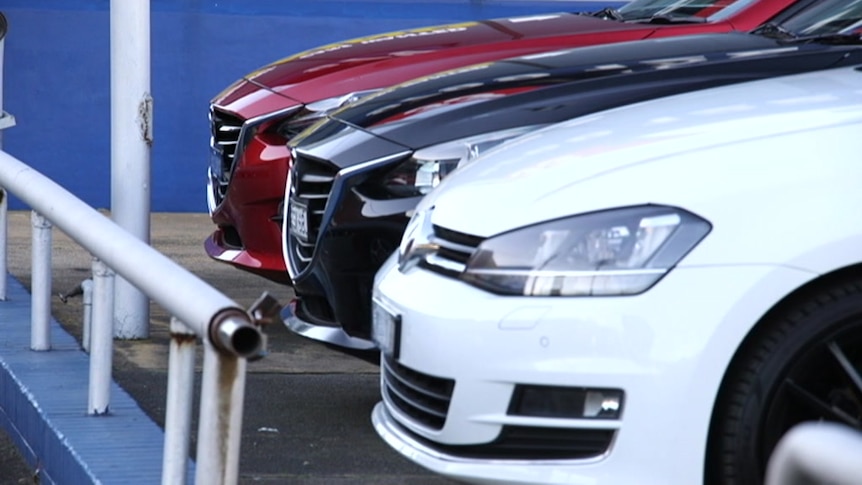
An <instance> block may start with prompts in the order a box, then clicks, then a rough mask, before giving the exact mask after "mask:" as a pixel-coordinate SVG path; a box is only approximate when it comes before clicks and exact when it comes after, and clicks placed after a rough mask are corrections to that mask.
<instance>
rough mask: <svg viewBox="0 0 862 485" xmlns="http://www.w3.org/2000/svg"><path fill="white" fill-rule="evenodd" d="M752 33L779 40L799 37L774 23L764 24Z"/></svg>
mask: <svg viewBox="0 0 862 485" xmlns="http://www.w3.org/2000/svg"><path fill="white" fill-rule="evenodd" d="M751 33H752V34H755V35H762V36H765V37H771V38H773V39H779V40H787V39H797V38H798V37H799V36H798V35H796V34H795V33H793V32H792V31H790V30H788V29H787V28H785V27H784V26H782V25H781V24H776V23H773V22H770V23H768V24H763V25H761V26H760V27H758V28H756V29H754V30H752V31H751Z"/></svg>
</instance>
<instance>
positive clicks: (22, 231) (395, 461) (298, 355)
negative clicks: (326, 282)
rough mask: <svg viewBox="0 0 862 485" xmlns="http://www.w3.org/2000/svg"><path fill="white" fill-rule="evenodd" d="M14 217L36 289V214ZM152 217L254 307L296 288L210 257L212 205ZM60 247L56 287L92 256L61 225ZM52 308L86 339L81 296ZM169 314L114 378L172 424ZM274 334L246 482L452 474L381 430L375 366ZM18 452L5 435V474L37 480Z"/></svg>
mask: <svg viewBox="0 0 862 485" xmlns="http://www.w3.org/2000/svg"><path fill="white" fill-rule="evenodd" d="M9 216H10V217H9V272H10V273H11V274H12V275H13V276H15V277H16V278H17V279H18V280H19V281H20V282H21V283H22V284H23V285H24V286H25V287H26V288H28V289H29V285H30V276H29V271H30V237H31V236H30V234H31V232H30V213H29V212H11V213H10V214H9ZM151 222H152V231H151V234H152V236H151V244H152V245H153V246H154V247H155V248H157V249H159V250H160V251H162V252H163V253H164V254H166V255H168V256H169V257H171V258H172V259H174V260H175V261H176V262H177V263H179V264H180V265H182V266H184V267H185V268H187V269H189V270H190V271H192V272H193V273H195V274H196V275H197V276H199V277H200V278H202V279H204V280H205V281H207V282H209V283H210V284H212V285H213V286H214V287H216V288H218V289H219V290H220V291H222V292H224V293H225V294H227V295H228V296H230V297H231V298H233V299H234V300H235V301H237V302H238V303H239V304H240V305H242V306H244V307H247V306H249V305H250V304H251V303H252V302H253V301H254V300H255V299H257V298H258V297H259V296H260V294H261V293H262V292H263V291H268V292H270V293H271V294H272V295H273V296H275V297H276V298H277V299H279V300H280V301H281V302H283V303H286V302H287V301H288V300H289V298H290V297H291V296H292V293H291V289H290V288H289V287H287V286H283V285H279V284H276V283H272V282H269V281H268V280H265V279H263V278H261V277H258V276H255V275H252V274H249V273H245V272H242V271H240V270H237V269H235V268H233V267H230V266H228V265H224V264H222V263H218V262H215V261H212V260H210V259H209V258H208V257H207V256H206V255H205V253H204V251H203V246H202V242H203V240H204V238H205V237H206V236H207V235H208V234H209V232H210V231H211V229H212V224H211V222H210V220H209V218H208V216H207V215H206V214H189V213H181V214H168V213H157V214H153V215H152V218H151ZM53 248H54V249H53V268H54V269H53V277H52V282H53V292H54V294H55V295H56V294H59V293H65V292H68V291H69V290H71V289H72V288H74V287H75V285H77V284H78V283H80V282H81V281H82V280H83V279H85V278H87V277H89V274H90V264H91V259H90V256H89V254H87V253H86V252H85V251H84V250H82V249H81V248H80V247H78V246H77V244H76V243H74V241H71V240H70V239H69V238H68V237H66V236H65V235H64V234H63V233H61V232H60V231H58V230H56V229H55V230H54V244H53ZM52 314H53V316H54V318H55V319H56V320H57V321H58V322H59V323H60V324H61V325H62V327H63V328H64V329H65V330H66V331H68V332H69V333H70V334H72V335H73V336H74V337H75V338H76V339H77V340H78V341H80V338H81V333H82V332H81V323H80V322H81V320H82V315H83V306H82V301H81V298H80V297H78V298H71V299H69V300H68V302H67V303H65V304H64V303H63V302H62V301H61V300H60V298H54V299H53V302H52ZM169 320H170V316H169V315H168V314H167V313H166V312H165V311H164V310H163V309H161V308H160V307H158V305H156V304H152V306H151V327H150V338H148V339H145V340H136V341H117V342H115V352H114V379H115V380H116V381H117V383H119V385H120V386H121V387H122V388H123V389H125V390H126V391H127V392H128V393H129V394H130V395H131V396H132V397H133V398H134V399H135V400H136V401H137V402H138V404H139V405H140V406H141V408H142V409H143V410H144V411H145V412H146V414H147V415H148V416H149V417H150V418H151V419H152V420H153V421H155V422H156V423H157V424H158V425H159V426H163V424H164V409H165V387H166V382H167V372H166V369H167V361H168V358H167V355H168V341H169V336H168V325H169ZM266 333H267V334H268V335H269V344H270V349H269V350H270V353H269V355H267V357H265V358H264V359H262V360H259V361H256V362H252V363H250V364H249V375H248V380H247V384H246V401H245V412H244V421H243V422H244V426H243V437H242V454H241V459H240V483H249V484H250V483H273V484H282V483H283V484H291V483H302V484H353V483H356V484H366V483H368V484H370V483H374V484H402V483H404V484H408V483H409V484H420V485H422V484H428V485H433V484H443V483H451V482H450V481H448V480H446V479H443V478H440V477H437V476H434V475H432V474H430V473H429V472H427V471H425V470H424V469H422V468H420V467H417V466H415V465H413V464H412V463H410V462H408V461H406V460H405V459H403V458H402V457H401V456H400V455H398V454H397V453H396V452H394V451H393V450H391V449H389V448H388V447H387V446H386V445H385V444H384V443H383V442H382V441H381V440H380V439H379V438H378V437H377V435H376V433H375V432H374V431H373V429H372V427H371V423H370V419H369V416H370V412H371V408H372V407H373V405H374V404H375V403H376V402H377V401H379V382H378V378H379V376H378V372H379V369H378V368H377V367H376V366H374V365H372V364H369V363H367V362H364V361H362V360H360V359H357V358H355V357H350V356H347V355H343V354H341V353H338V352H336V351H334V350H332V349H330V348H327V347H325V346H322V345H320V344H317V343H315V342H312V341H309V340H306V339H303V338H301V337H297V336H295V335H293V334H291V333H289V332H288V331H287V330H286V329H285V328H284V327H283V326H281V325H274V326H272V327H271V328H268V329H266ZM198 363H199V364H200V360H199V361H198ZM197 405H198V404H197V402H196V403H195V408H194V409H195V414H196V413H197ZM82 406H83V404H82ZM194 435H195V433H193V437H192V438H193V440H194ZM9 451H10V450H9V448H8V443H6V444H5V445H4V441H2V440H0V467H2V468H0V483H3V484H6V483H9V484H17V483H30V482H29V481H28V480H29V475H32V473H30V472H31V470H30V467H29V466H27V465H26V464H23V465H24V466H23V467H21V465H22V462H21V461H20V460H18V459H16V458H15V457H14V456H12V455H13V454H12V453H9ZM192 454H194V443H193V445H192ZM22 473H23V474H24V475H23V476H21V474H22ZM4 480H5V481H4Z"/></svg>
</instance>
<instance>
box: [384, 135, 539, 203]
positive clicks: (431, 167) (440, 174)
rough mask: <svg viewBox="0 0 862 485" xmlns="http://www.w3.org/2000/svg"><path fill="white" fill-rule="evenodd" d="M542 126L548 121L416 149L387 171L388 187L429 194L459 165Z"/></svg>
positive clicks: (393, 191)
mask: <svg viewBox="0 0 862 485" xmlns="http://www.w3.org/2000/svg"><path fill="white" fill-rule="evenodd" d="M542 126H544V125H532V126H522V127H518V128H512V129H509V130H502V131H495V132H492V133H483V134H481V135H475V136H471V137H468V138H462V139H460V140H453V141H448V142H445V143H441V144H439V145H433V146H430V147H426V148H422V149H420V150H416V151H415V152H414V153H413V156H412V157H410V159H409V160H407V161H406V162H403V163H401V164H400V165H398V166H397V167H395V168H394V169H393V170H391V171H390V172H389V173H388V174H386V176H385V177H384V182H383V184H384V187H385V188H386V190H387V191H388V192H389V193H390V194H391V195H393V196H395V197H399V198H406V197H417V196H421V195H425V194H427V193H428V192H431V189H433V188H434V187H436V186H437V185H438V184H439V183H440V181H441V180H442V179H443V178H444V177H446V176H447V175H449V174H450V173H452V171H454V170H455V169H456V168H458V167H459V166H463V165H464V164H466V163H468V162H470V161H472V160H473V159H475V158H476V157H478V156H479V155H481V154H483V153H485V152H487V151H488V150H490V149H491V148H493V147H496V146H497V145H500V144H501V143H503V142H506V141H508V140H511V139H513V138H516V137H518V136H521V135H523V134H525V133H529V132H531V131H533V130H536V129H538V128H541V127H542Z"/></svg>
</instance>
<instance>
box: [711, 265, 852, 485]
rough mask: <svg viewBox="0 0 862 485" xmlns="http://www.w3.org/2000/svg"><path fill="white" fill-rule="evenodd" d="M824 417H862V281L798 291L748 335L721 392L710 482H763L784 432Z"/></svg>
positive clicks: (744, 484)
mask: <svg viewBox="0 0 862 485" xmlns="http://www.w3.org/2000/svg"><path fill="white" fill-rule="evenodd" d="M820 420H827V421H836V422H841V423H844V424H848V425H850V426H852V427H854V428H857V429H859V428H860V422H862V281H850V282H843V283H841V284H835V285H832V286H829V287H828V288H825V289H824V288H821V289H820V290H818V291H816V292H813V293H808V294H806V295H804V296H803V297H801V298H797V299H795V300H794V301H793V302H791V304H790V305H787V306H784V308H783V309H781V310H779V313H777V314H776V315H775V316H774V317H768V318H767V319H765V320H764V321H763V322H761V324H760V325H758V327H757V328H756V329H755V330H754V331H753V332H752V334H751V335H750V336H749V337H748V338H747V339H746V342H745V343H744V344H743V346H742V347H741V348H740V350H739V352H737V355H736V356H735V357H734V359H733V361H732V363H731V366H730V368H729V369H728V372H727V374H726V376H725V379H724V383H723V384H722V387H721V389H720V392H719V397H718V401H717V406H716V409H715V413H714V417H713V422H712V428H711V430H710V436H711V440H710V446H709V450H708V460H709V461H708V467H707V470H706V480H705V482H706V483H708V484H722V485H731V484H732V485H749V484H760V483H762V482H763V478H764V474H765V470H766V463H767V461H768V459H769V456H770V454H771V452H772V450H773V449H774V447H775V445H776V443H777V442H778V440H779V439H780V438H781V436H782V435H783V434H784V433H786V432H787V431H788V430H789V429H790V428H791V427H792V426H793V425H795V424H798V423H800V422H803V421H820Z"/></svg>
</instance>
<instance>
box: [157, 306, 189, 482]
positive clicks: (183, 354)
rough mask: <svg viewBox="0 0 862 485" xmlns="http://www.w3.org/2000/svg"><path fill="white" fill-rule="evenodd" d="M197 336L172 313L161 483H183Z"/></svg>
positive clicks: (187, 453) (187, 448)
mask: <svg viewBox="0 0 862 485" xmlns="http://www.w3.org/2000/svg"><path fill="white" fill-rule="evenodd" d="M196 342H197V337H196V336H195V333H194V332H193V331H192V330H191V329H189V328H188V327H187V326H186V325H185V324H184V323H182V322H181V321H180V320H179V319H177V318H176V317H171V347H170V354H169V358H168V396H167V402H166V410H165V448H164V457H163V459H162V483H163V484H165V485H185V483H186V474H187V470H186V463H187V457H188V456H189V443H190V441H191V429H192V401H193V395H194V380H195V344H196Z"/></svg>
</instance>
